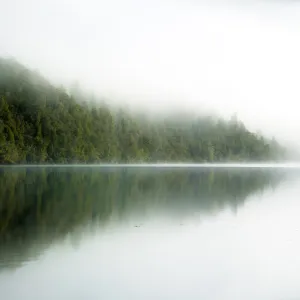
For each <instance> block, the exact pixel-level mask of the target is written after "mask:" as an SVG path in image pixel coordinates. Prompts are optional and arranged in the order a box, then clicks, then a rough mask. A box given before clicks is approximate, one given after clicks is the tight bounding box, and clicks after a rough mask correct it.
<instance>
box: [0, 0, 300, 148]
mask: <svg viewBox="0 0 300 300" xmlns="http://www.w3.org/2000/svg"><path fill="white" fill-rule="evenodd" d="M0 3H1V10H0V55H12V56H15V57H16V58H17V59H18V60H20V61H21V62H23V63H25V64H27V65H28V66H29V67H33V68H37V69H39V70H40V71H41V72H42V73H43V74H45V75H46V76H47V77H49V78H51V79H52V80H54V81H55V82H57V83H64V84H68V83H70V82H72V81H74V80H76V79H78V81H79V82H80V84H81V85H82V86H83V87H86V88H88V89H90V90H94V91H96V92H100V93H101V94H103V95H106V96H110V97H112V98H114V99H118V100H119V101H121V100H120V99H122V101H129V99H130V101H131V103H135V105H137V104H139V105H141V106H143V107H146V108H147V109H153V110H156V109H174V108H176V109H178V108H184V109H186V110H193V111H199V112H201V111H202V110H203V108H214V109H216V110H217V111H218V112H220V113H222V114H224V115H228V114H231V113H234V112H237V113H238V116H239V117H240V118H241V119H242V120H244V121H245V123H246V124H247V125H249V126H251V128H255V129H256V128H261V130H262V131H263V132H264V131H265V132H267V133H275V134H277V136H278V137H285V138H286V139H288V140H293V141H295V142H297V143H298V144H299V145H300V138H299V142H298V141H297V139H298V136H300V118H299V114H300V105H299V100H300V81H299V80H300V1H299V2H298V1H286V0H285V1H279V0H277V1H276V0H274V1H271V0H265V1H258V0H251V1H250V0H249V1H242V0H240V1H233V0H232V1H221V0H219V1H218V0H207V1H205V0H188V1H187V0H185V1H184V0H173V1H170V0H151V1H146V0H140V1H138V0H110V1H108V0H107V1H102V0H98V1H96V0H84V1H81V0H0ZM225 3H226V4H225Z"/></svg>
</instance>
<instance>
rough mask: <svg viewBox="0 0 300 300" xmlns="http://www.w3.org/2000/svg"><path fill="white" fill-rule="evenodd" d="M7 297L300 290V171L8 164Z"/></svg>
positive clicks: (4, 182)
mask: <svg viewBox="0 0 300 300" xmlns="http://www.w3.org/2000/svg"><path fill="white" fill-rule="evenodd" d="M0 299H3V300H20V299H22V300H26V299H28V300H29V299H30V300H35V299H36V300H40V299H45V300H54V299H55V300H58V299H64V300H68V299H72V300H76V299H105V300H110V299H112V300H121V299H122V300H123V299H130V300H142V299H145V300H148V299H149V300H150V299H151V300H154V299H155V300H165V299H175V300H177V299H178V300H179V299H180V300H181V299H182V300H187V299H189V300H193V299H195V300H196V299H197V300H198V299H206V300H221V299H222V300H227V299H228V300H233V299H238V300H242V299H243V300H247V299H249V300H250V299H251V300H254V299H263V300H267V299H282V300H283V299H286V300H290V299H293V300H295V299H300V171H298V170H296V169H294V170H291V169H285V168H278V169H277V168H188V167H185V168H163V167H161V168H134V167H133V168H126V167H122V168H111V167H110V168H103V167H102V168H100V167H99V168H97V167H93V168H89V167H86V168H84V167H81V168H77V167H68V168H64V167H61V168H50V167H45V168H33V167H31V168H25V167H24V168H23V167H22V168H2V169H0Z"/></svg>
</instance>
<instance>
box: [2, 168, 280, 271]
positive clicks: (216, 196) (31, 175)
mask: <svg viewBox="0 0 300 300" xmlns="http://www.w3.org/2000/svg"><path fill="white" fill-rule="evenodd" d="M99 170H100V169H99V168H89V167H87V168H85V167H80V168H76V167H61V168H51V167H48V168H42V167H41V168H30V167H26V168H25V167H24V168H14V167H7V168H3V169H2V170H0V245H1V247H0V269H1V267H3V266H4V265H3V266H2V265H1V262H3V264H7V263H8V262H10V263H12V264H18V262H19V260H22V257H24V260H26V256H27V255H35V254H33V252H34V251H33V248H32V247H33V245H44V246H45V247H47V246H48V245H50V244H52V243H54V242H57V241H58V240H60V239H63V238H65V237H66V236H69V234H70V233H72V235H74V239H75V240H76V239H78V238H80V229H81V228H85V226H91V228H95V230H96V229H97V228H99V227H101V228H103V227H105V226H106V225H108V226H109V225H110V224H111V223H114V222H116V223H119V222H122V224H124V225H125V227H126V224H127V225H128V226H130V227H133V228H134V227H135V225H136V224H139V222H140V220H141V219H142V220H144V221H143V222H146V220H147V219H150V220H151V218H157V217H159V216H160V215H163V216H164V219H169V220H171V221H172V222H174V223H175V225H176V224H177V225H178V226H179V224H180V223H182V222H185V220H189V219H190V218H191V217H192V216H197V218H199V217H200V218H202V217H205V216H209V215H213V214H216V213H218V212H219V211H222V209H223V208H226V207H228V208H231V209H232V210H233V211H236V210H238V209H239V208H240V207H241V206H243V205H244V203H245V201H247V198H248V197H249V196H250V195H253V194H255V193H260V192H263V191H264V190H265V189H266V188H271V187H273V188H275V187H276V186H277V185H278V184H279V183H280V182H281V180H283V178H284V172H282V171H280V172H279V170H277V171H276V170H270V169H246V168H245V169H230V171H228V169H213V168H212V169H208V168H207V169H190V168H187V169H183V168H178V169H172V170H170V169H164V168H158V169H157V168H153V169H149V168H134V169H130V168H107V169H106V168H101V172H100V171H99ZM183 199H184V201H183ZM144 226H146V225H145V224H144ZM77 232H78V234H77ZM73 233H74V234H73ZM41 250H42V249H37V250H36V251H37V253H38V252H39V251H41Z"/></svg>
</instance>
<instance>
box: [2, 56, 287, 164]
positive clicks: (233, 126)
mask: <svg viewBox="0 0 300 300" xmlns="http://www.w3.org/2000/svg"><path fill="white" fill-rule="evenodd" d="M84 100H85V101H83V99H80V100H79V99H78V97H76V95H72V94H70V93H67V92H66V91H65V90H64V89H62V88H56V87H54V86H52V85H51V84H49V83H48V82H47V81H46V80H45V79H43V77H41V76H40V75H39V74H37V73H35V72H32V71H30V70H28V69H26V68H25V67H23V66H22V65H20V64H18V63H17V62H15V61H13V60H7V59H0V164H8V163H96V162H141V161H143V162H159V161H182V162H187V161H188V162H218V161H262V160H275V159H279V158H281V157H282V155H283V149H282V148H281V147H280V146H279V145H278V143H277V142H276V141H274V140H267V139H265V138H263V137H262V136H259V135H257V134H254V133H252V132H250V131H249V130H247V129H246V128H245V126H244V125H243V124H242V123H241V122H239V121H238V120H237V119H235V118H232V120H231V121H230V122H225V121H224V120H222V119H215V118H212V117H199V118H191V119H189V120H181V121H178V120H175V119H174V118H166V119H164V120H162V119H161V120H160V121H155V122H154V121H149V120H148V121H147V120H146V119H143V120H142V119H141V118H137V117H134V116H133V115H132V114H129V113H128V112H126V111H124V110H119V111H116V110H113V109H110V108H109V107H108V106H106V105H104V104H99V103H97V104H95V103H93V102H92V101H89V100H90V99H88V97H86V98H85V99H84Z"/></svg>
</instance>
